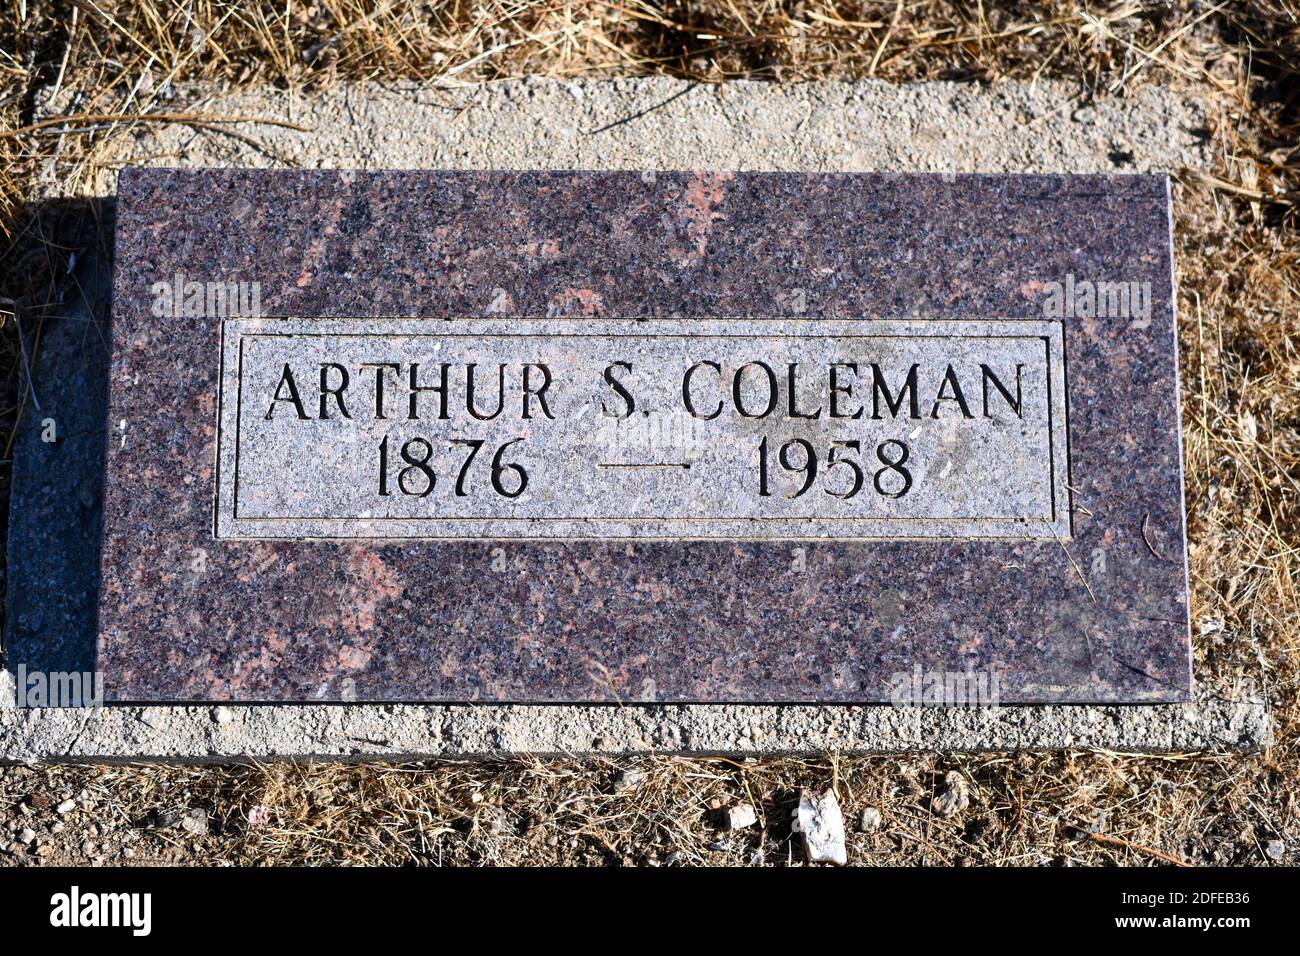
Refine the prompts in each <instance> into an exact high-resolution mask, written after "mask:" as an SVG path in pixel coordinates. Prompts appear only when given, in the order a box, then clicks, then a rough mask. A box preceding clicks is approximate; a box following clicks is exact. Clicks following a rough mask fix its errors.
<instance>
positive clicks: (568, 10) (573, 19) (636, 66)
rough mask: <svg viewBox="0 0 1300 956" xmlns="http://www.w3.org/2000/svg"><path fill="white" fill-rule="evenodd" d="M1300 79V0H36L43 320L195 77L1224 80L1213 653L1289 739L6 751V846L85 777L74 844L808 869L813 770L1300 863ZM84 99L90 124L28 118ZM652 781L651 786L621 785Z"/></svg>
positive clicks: (81, 119) (14, 236)
mask: <svg viewBox="0 0 1300 956" xmlns="http://www.w3.org/2000/svg"><path fill="white" fill-rule="evenodd" d="M286 10H287V13H286ZM1297 70H1300V6H1297V5H1296V3H1295V2H1294V0H1266V2H1261V3H1254V4H1242V3H1220V4H1214V5H1211V4H1206V3H1195V4H1188V3H1179V2H1175V3H1147V2H1139V0H1133V2H1122V0H1121V2H1117V3H1109V4H1092V3H1090V4H1078V3H1064V2H1052V3H1047V4H1029V3H1014V2H985V3H980V4H973V5H948V4H941V3H931V2H908V0H897V2H896V0H888V2H880V3H873V2H862V3H849V2H840V3H832V2H822V0H807V2H798V3H784V2H781V3H778V2H773V0H696V2H667V0H664V2H658V0H655V2H651V0H619V2H611V3H605V2H586V3H578V2H569V0H549V2H545V0H543V2H522V0H463V2H437V3H409V2H359V0H324V2H320V3H317V4H311V5H303V4H289V5H288V6H287V7H286V5H285V4H265V3H239V4H235V3H226V2H211V0H192V2H191V0H186V2H180V0H119V2H117V3H111V4H110V3H106V2H103V0H78V2H74V3H38V2H34V0H27V2H23V0H8V8H7V9H6V10H4V11H3V12H2V13H0V91H2V92H0V248H4V249H5V250H6V252H5V256H4V260H3V262H0V309H7V310H9V311H11V312H13V311H16V312H17V313H18V314H19V315H20V316H21V318H22V320H23V323H24V327H25V328H28V329H29V330H35V329H38V328H39V323H40V320H41V318H42V316H43V314H44V313H45V312H46V311H47V310H48V309H49V308H50V306H51V304H52V303H53V302H55V301H56V299H57V296H58V294H59V291H60V289H62V288H64V286H65V281H66V276H65V275H64V272H65V270H66V267H67V255H66V251H67V250H66V248H65V246H66V245H67V238H68V237H70V236H78V235H80V234H81V233H80V230H81V229H82V228H83V227H84V225H85V224H83V223H78V222H65V221H63V220H61V219H60V215H61V214H60V213H59V211H58V210H57V209H55V208H53V207H47V206H43V205H41V204H40V203H39V202H36V201H35V200H36V198H37V197H38V196H39V195H40V192H41V184H42V183H43V182H53V181H58V182H62V183H65V184H70V185H71V186H72V187H75V185H76V184H77V183H78V182H79V181H80V177H82V176H84V175H85V172H86V170H87V168H88V163H89V162H91V161H92V160H93V157H94V155H95V151H96V150H97V149H98V148H99V147H101V146H102V145H103V143H105V142H106V141H107V140H109V139H110V138H111V137H113V136H120V135H124V134H126V133H127V132H129V130H130V128H131V127H132V126H133V125H134V124H135V123H138V122H144V121H150V120H140V119H131V118H128V117H137V116H140V115H142V114H155V115H156V114H157V113H159V112H165V111H166V109H167V102H168V96H169V91H170V89H171V86H172V84H177V83H180V82H183V81H184V82H190V81H199V82H208V83H212V84H225V83H250V82H273V83H279V84H285V85H292V86H298V87H309V86H313V85H320V84H328V83H332V82H336V81H338V80H340V79H346V78H357V77H374V78H395V77H402V78H414V79H425V80H432V79H439V80H441V81H443V82H458V81H477V80H481V79H492V78H498V77H505V76H515V75H520V74H523V73H529V72H533V73H543V74H550V75H565V76H573V75H597V76H620V75H639V74H653V73H669V74H673V75H680V76H691V77H695V78H698V79H702V80H705V81H709V82H722V81H725V80H726V79H727V78H731V77H749V78H764V79H771V80H781V81H792V80H799V79H806V78H813V77H839V78H857V77H864V76H876V77H879V78H882V79H886V80H892V81H905V80H916V79H932V78H949V79H968V80H972V81H980V82H989V83H992V82H997V81H998V80H1000V79H1003V78H1006V77H1021V78H1033V77H1040V76H1052V77H1064V78H1068V79H1072V80H1074V81H1076V82H1077V83H1078V85H1079V87H1080V89H1081V91H1083V93H1084V94H1085V95H1091V96H1116V95H1123V94H1124V92H1125V91H1126V90H1127V89H1129V88H1131V87H1132V86H1133V85H1135V84H1139V83H1144V82H1153V81H1159V82H1165V83H1171V84H1175V85H1182V86H1189V87H1195V88H1196V89H1198V90H1199V91H1201V92H1203V93H1205V94H1206V95H1208V96H1210V97H1212V99H1213V101H1214V102H1215V103H1216V104H1217V107H1216V117H1217V119H1216V121H1215V124H1214V128H1213V129H1212V131H1211V133H1212V136H1213V138H1214V139H1213V141H1214V143H1215V145H1216V149H1217V152H1218V156H1219V160H1218V168H1217V169H1216V170H1214V171H1213V176H1212V177H1211V178H1206V177H1204V176H1201V175H1196V174H1188V175H1187V176H1185V177H1184V184H1183V188H1182V189H1181V190H1180V192H1179V200H1178V208H1177V215H1178V222H1177V242H1178V253H1177V258H1178V265H1179V269H1180V291H1179V309H1180V314H1181V316H1182V328H1181V339H1182V366H1183V379H1184V399H1185V404H1184V435H1185V446H1186V447H1185V460H1186V473H1187V508H1188V522H1189V535H1190V557H1191V568H1192V585H1193V618H1194V626H1195V628H1196V640H1195V646H1196V654H1197V666H1198V668H1199V669H1200V672H1201V673H1213V674H1216V675H1218V676H1219V677H1221V678H1222V683H1223V685H1224V686H1228V687H1232V688H1234V693H1247V692H1249V691H1250V690H1252V689H1254V690H1257V691H1260V692H1262V693H1264V694H1266V695H1267V697H1268V699H1269V702H1270V705H1271V707H1272V710H1273V714H1274V716H1275V719H1276V733H1277V743H1276V744H1275V745H1274V746H1273V747H1272V748H1271V749H1270V750H1269V751H1268V752H1266V753H1263V754H1259V755H1255V756H1251V757H1249V758H1242V757H1239V756H1229V755H1217V754H1188V755H1180V756H1172V757H1133V756H1122V755H1114V754H1099V753H1067V754H1022V755H995V756H972V757H959V756H951V757H950V756H936V755H923V756H915V757H910V758H901V759H900V758H887V757H877V758H854V759H847V758H844V759H841V758H837V757H835V756H834V755H827V756H826V757H825V758H824V759H821V760H796V759H770V760H760V761H746V762H735V761H727V760H705V759H676V758H647V759H641V760H629V761H618V762H610V761H597V762H577V761H544V762H543V761H528V760H519V761H508V762H500V763H484V762H478V763H470V762H454V763H448V762H442V763H435V764H427V765H418V766H398V767H394V766H338V765H319V766H295V765H287V764H274V765H270V766H265V767H227V768H197V767H143V768H120V767H47V768H38V769H27V768H12V769H9V770H5V771H3V772H0V839H5V838H6V836H7V833H6V828H8V829H10V830H12V829H13V828H15V827H19V826H22V825H24V823H23V821H32V822H36V821H38V820H46V818H48V817H50V811H49V810H48V809H46V808H45V807H44V804H45V801H46V800H47V799H52V800H53V801H54V802H55V803H57V802H58V801H59V800H61V799H63V798H64V797H73V796H77V795H78V794H83V793H84V795H85V797H86V799H87V802H88V804H93V807H94V809H92V810H77V811H74V812H73V813H72V814H70V815H69V816H68V817H66V818H64V820H63V829H62V831H61V832H60V833H58V834H53V833H51V835H50V839H49V841H48V842H47V844H46V849H45V850H44V851H43V854H44V855H43V857H42V858H43V859H45V860H46V861H62V862H75V861H79V860H86V859H96V858H100V857H103V858H106V859H108V860H110V861H123V860H126V859H130V860H134V861H137V862H140V861H146V860H152V859H158V860H163V861H169V862H200V861H216V860H231V861H240V862H259V863H277V862H281V863H298V862H310V863H322V862H348V863H362V862H390V863H391V862H409V861H418V862H433V863H437V862H448V863H557V862H558V863H673V862H681V863H733V864H734V863H754V862H758V861H765V862H769V863H781V862H785V861H787V860H790V859H797V853H796V852H795V846H794V843H793V842H792V841H791V838H790V830H789V816H790V810H791V809H792V807H793V805H794V801H795V799H796V794H797V792H798V789H799V788H800V787H801V786H826V785H829V784H832V783H833V784H834V785H835V786H836V787H837V788H838V789H839V792H840V796H841V799H842V801H843V802H844V804H845V806H846V818H847V819H848V820H849V821H850V823H852V822H854V821H856V820H857V818H858V816H859V814H860V812H861V810H862V808H863V807H866V806H873V807H876V808H878V809H880V810H881V811H882V813H883V820H884V822H883V826H882V828H881V829H880V830H879V831H877V832H875V833H871V834H854V835H853V836H852V838H851V846H850V856H851V858H852V859H853V860H855V861H857V862H863V863H901V862H915V863H931V864H944V863H963V862H968V863H981V864H991V863H1002V864H1030V863H1058V864H1059V863H1099V862H1123V863H1131V864H1138V865H1143V864H1150V863H1163V862H1168V861H1169V859H1171V858H1172V859H1177V860H1184V861H1187V862H1190V863H1225V864H1243V863H1256V864H1257V863H1268V862H1271V861H1273V859H1274V857H1273V856H1271V855H1270V854H1269V852H1268V850H1269V846H1270V843H1272V842H1273V841H1281V844H1280V849H1281V850H1282V852H1283V854H1284V855H1285V859H1287V860H1289V861H1290V862H1297V861H1300V806H1298V804H1297V800H1298V798H1297V793H1298V792H1300V788H1298V787H1297V784H1300V779H1298V778H1300V753H1298V752H1297V744H1296V740H1297V734H1298V733H1300V647H1298V646H1297V642H1298V640H1300V638H1298V635H1300V596H1298V595H1297V572H1298V569H1300V560H1298V557H1300V486H1298V484H1297V482H1298V481H1300V341H1298V340H1300V320H1298V319H1297V315H1300V251H1298V250H1297V243H1296V238H1297V229H1298V223H1297V212H1296V203H1297V202H1300V153H1298V152H1297V150H1298V147H1297V142H1298V140H1300V137H1298V135H1297V134H1298V133H1300V122H1298V121H1300V82H1297ZM55 89H57V90H58V92H59V93H60V94H61V98H60V99H59V102H60V104H66V112H65V113H64V114H62V117H61V118H62V121H61V122H60V123H58V124H54V125H48V126H44V127H41V128H38V129H26V127H30V126H32V125H33V124H35V123H37V122H39V121H40V120H41V119H42V118H43V114H42V112H41V108H42V104H43V103H45V102H48V101H49V100H50V99H51V92H52V91H53V90H55ZM106 116H107V117H109V118H105V117H106ZM6 131H7V132H6ZM0 334H2V335H4V336H5V338H4V342H3V349H4V350H5V353H6V357H5V359H4V361H3V364H0V373H2V375H3V377H4V378H5V379H7V381H8V392H7V394H8V395H9V396H10V401H9V407H8V408H7V409H0V411H4V412H6V414H7V417H8V419H9V421H10V422H12V419H13V418H14V415H15V414H16V413H17V411H18V407H17V404H16V396H17V395H18V394H19V390H18V389H17V388H16V382H17V374H18V373H17V369H18V366H19V364H20V363H19V357H18V348H17V339H16V338H15V336H14V335H13V323H12V322H10V323H7V326H6V329H4V330H0ZM6 457H7V456H6ZM0 491H2V489H0ZM6 497H7V495H6ZM950 770H956V771H958V772H960V773H961V774H962V775H963V776H964V777H965V778H966V779H967V780H968V781H970V783H971V784H972V791H973V794H974V798H973V801H972V804H971V807H970V809H968V810H966V811H965V812H963V813H961V814H959V815H957V816H955V817H953V818H951V819H946V818H943V817H941V816H940V815H938V814H935V813H933V812H931V809H930V801H931V798H932V797H933V795H934V793H935V790H936V788H937V787H938V786H940V784H941V781H942V780H943V777H944V774H945V773H946V772H948V771H950ZM629 771H631V772H633V773H634V774H638V773H639V774H641V775H642V776H641V778H640V779H639V780H636V781H632V780H628V781H627V786H620V784H619V779H620V775H621V774H623V773H625V772H629ZM728 801H752V802H754V803H755V805H756V806H758V808H759V812H760V826H758V827H755V828H753V829H751V830H747V831H744V832H742V833H740V834H736V835H730V836H728V835H726V834H723V833H721V832H720V831H719V830H718V829H717V827H716V825H715V810H716V809H717V808H718V807H720V806H722V805H724V804H725V803H726V802H728ZM24 808H27V809H24ZM186 808H201V809H203V810H205V811H207V813H208V815H209V816H208V823H209V830H210V832H209V834H208V835H207V836H191V835H188V834H187V832H186V831H185V830H184V829H183V828H178V827H176V826H167V825H166V824H167V823H168V822H169V821H170V820H171V819H172V817H173V816H174V815H176V814H179V813H181V812H182V811H183V810H185V809H186ZM47 822H48V820H47ZM1273 849H1274V852H1275V853H1276V851H1277V850H1278V849H1279V847H1278V846H1276V845H1275V846H1274V847H1273ZM124 851H129V853H127V854H124ZM21 858H23V857H22V856H21V855H5V854H3V853H0V861H5V860H8V861H15V860H18V859H21Z"/></svg>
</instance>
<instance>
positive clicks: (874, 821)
mask: <svg viewBox="0 0 1300 956" xmlns="http://www.w3.org/2000/svg"><path fill="white" fill-rule="evenodd" d="M880 822H881V815H880V811H879V810H877V809H876V808H875V807H863V808H862V819H861V820H859V821H858V829H859V830H861V831H862V832H863V833H874V832H875V831H876V830H879V829H880Z"/></svg>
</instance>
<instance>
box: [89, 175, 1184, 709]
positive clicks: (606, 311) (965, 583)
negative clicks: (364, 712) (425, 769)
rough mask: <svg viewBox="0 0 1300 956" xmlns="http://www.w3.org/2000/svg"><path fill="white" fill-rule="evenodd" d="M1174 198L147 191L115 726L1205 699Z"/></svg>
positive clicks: (124, 194)
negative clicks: (1182, 432) (121, 706)
mask: <svg viewBox="0 0 1300 956" xmlns="http://www.w3.org/2000/svg"><path fill="white" fill-rule="evenodd" d="M1170 229H1171V227H1170V201H1169V191H1168V182H1167V180H1166V179H1165V178H1164V177H1156V176H956V177H953V176H925V175H875V174H870V175H866V174H863V175H848V174H835V175H822V174H806V175H805V174H788V173H771V174H757V173H672V174H663V173H660V174H651V173H636V172H627V173H546V172H428V171H392V172H378V173H363V172H352V171H311V172H297V171H294V172H273V171H251V170H250V171H236V170H208V171H201V172H182V171H172V170H143V169H128V170H126V171H124V172H123V174H122V176H121V180H120V186H119V195H118V207H117V238H116V247H115V270H116V272H115V280H114V293H113V321H112V350H113V355H112V366H111V372H110V384H109V416H108V418H109V436H108V441H107V451H106V459H107V460H106V472H105V491H104V516H103V544H102V553H101V571H102V584H101V589H100V612H99V646H98V660H99V665H98V666H99V668H100V669H101V670H102V671H103V672H104V675H105V681H106V690H107V695H108V697H109V698H110V699H113V700H118V701H132V700H133V701H146V700H148V701H203V700H213V701H216V700H230V701H250V702H251V701H309V700H310V701H317V700H376V701H383V700H408V701H448V702H454V701H511V702H615V701H682V702H690V701H693V702H786V701H802V702H823V701H824V702H841V703H844V702H884V701H893V702H898V701H899V697H900V694H903V695H904V696H906V694H907V693H909V688H910V689H911V690H913V691H914V690H915V689H916V688H917V687H918V686H922V685H926V686H928V685H927V684H926V682H927V681H930V679H931V678H932V676H933V675H936V674H937V675H940V679H941V680H942V677H943V675H967V676H968V677H969V676H972V675H977V676H979V677H980V678H981V679H982V680H983V681H984V683H983V684H982V685H981V686H984V687H986V688H987V687H990V686H991V687H993V688H995V689H996V699H997V700H999V701H1000V702H1003V703H1038V702H1134V703H1147V702H1157V701H1164V702H1168V701H1184V700H1188V699H1189V698H1190V694H1191V660H1190V642H1189V626H1188V605H1187V581H1186V561H1185V542H1184V527H1183V509H1182V474H1181V452H1180V444H1179V430H1178V429H1179V404H1178V392H1177V352H1176V345H1177V343H1176V335H1175V322H1174V297H1173V287H1172V279H1173V269H1172V265H1173V264H1172V251H1171V233H1170Z"/></svg>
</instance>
